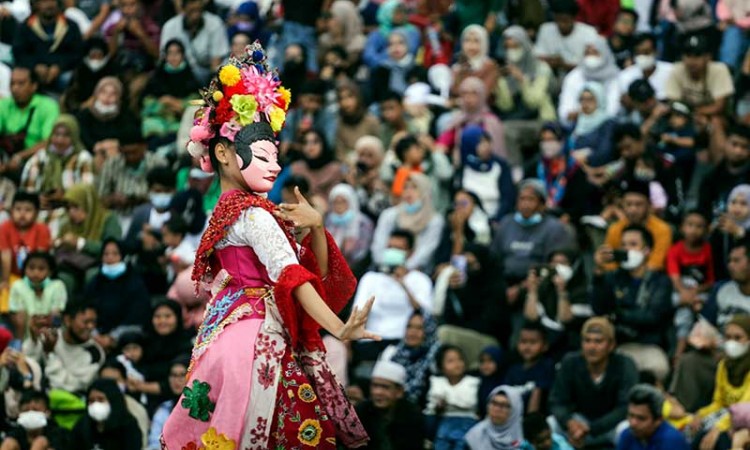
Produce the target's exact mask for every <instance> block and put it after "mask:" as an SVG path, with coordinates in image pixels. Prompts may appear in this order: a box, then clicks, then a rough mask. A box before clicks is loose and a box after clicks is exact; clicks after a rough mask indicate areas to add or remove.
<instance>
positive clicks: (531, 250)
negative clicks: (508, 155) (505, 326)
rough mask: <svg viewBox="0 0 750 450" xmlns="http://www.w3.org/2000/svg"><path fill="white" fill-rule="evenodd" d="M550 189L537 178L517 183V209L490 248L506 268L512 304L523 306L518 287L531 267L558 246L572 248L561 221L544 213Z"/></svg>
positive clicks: (497, 231)
mask: <svg viewBox="0 0 750 450" xmlns="http://www.w3.org/2000/svg"><path fill="white" fill-rule="evenodd" d="M546 203H547V190H546V189H545V187H544V184H543V183H542V182H541V181H539V180H535V179H527V180H524V181H522V182H521V183H520V184H519V185H518V197H517V198H516V212H515V213H514V214H512V215H511V214H508V215H506V216H505V217H504V218H503V219H502V220H501V221H500V224H499V225H498V227H497V230H496V233H495V238H494V240H493V241H492V246H491V247H490V251H491V253H492V256H493V257H494V258H496V259H497V261H498V262H499V263H500V264H501V265H502V266H501V267H503V277H504V278H505V282H506V284H507V297H506V298H507V301H508V304H509V305H511V306H512V305H519V306H522V305H521V303H520V302H519V301H518V300H519V299H520V296H519V290H520V288H521V284H522V282H523V280H525V279H526V276H527V275H528V273H529V269H530V268H531V267H532V266H534V265H537V264H542V263H544V262H545V261H547V259H548V258H549V256H550V254H551V253H552V252H553V251H554V250H557V249H560V248H565V247H569V246H570V245H571V244H572V238H571V236H570V235H569V233H568V231H567V230H566V229H565V227H564V226H563V225H562V224H561V223H560V221H559V220H558V219H556V218H554V217H552V216H550V215H547V214H545V213H544V210H545V206H544V205H545V204H546Z"/></svg>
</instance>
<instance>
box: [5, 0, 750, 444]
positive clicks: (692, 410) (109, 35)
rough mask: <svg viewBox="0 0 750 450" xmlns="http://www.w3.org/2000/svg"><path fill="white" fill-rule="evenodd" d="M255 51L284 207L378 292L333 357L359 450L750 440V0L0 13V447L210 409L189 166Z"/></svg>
mask: <svg viewBox="0 0 750 450" xmlns="http://www.w3.org/2000/svg"><path fill="white" fill-rule="evenodd" d="M256 40H257V41H260V42H261V43H262V44H263V46H264V47H266V48H267V49H268V52H267V53H268V55H269V59H270V60H271V62H272V66H275V67H278V68H279V73H278V76H279V77H280V78H281V80H282V81H283V83H284V85H285V86H287V87H289V88H290V90H291V92H292V100H291V102H292V104H291V108H290V111H289V114H288V115H287V116H286V122H285V126H284V128H283V129H282V131H281V133H280V134H279V136H278V140H279V143H278V145H279V149H280V159H281V162H282V163H283V164H282V166H283V170H282V172H281V173H280V175H279V177H278V179H277V180H276V183H275V185H274V189H273V191H271V192H270V194H269V198H270V199H271V200H273V201H274V202H276V203H280V202H285V203H295V202H297V201H298V197H297V195H298V193H297V192H296V191H295V188H299V191H300V192H301V195H304V196H305V197H306V198H307V199H308V200H309V201H310V202H311V204H312V205H313V206H314V207H315V208H316V209H317V210H319V211H320V213H321V214H322V215H324V217H325V226H326V229H327V230H328V231H329V232H330V234H331V235H332V236H333V238H334V239H335V241H336V243H337V244H338V246H339V247H340V249H341V251H342V253H343V254H344V256H345V258H346V260H347V262H348V264H349V266H350V267H351V269H352V271H353V272H354V274H355V275H356V276H357V278H358V279H359V285H358V288H357V291H356V294H355V295H354V298H353V299H352V302H351V303H352V305H354V306H361V305H364V304H365V303H366V302H367V300H368V299H369V298H370V297H371V296H374V297H375V298H376V299H377V300H376V302H375V304H374V306H373V309H372V311H371V314H370V317H369V320H368V323H367V328H368V329H369V330H371V331H372V332H374V333H376V334H378V335H380V336H382V338H383V339H382V341H379V342H375V341H363V342H356V343H351V344H344V343H341V342H339V341H337V340H336V339H334V338H333V337H331V336H325V337H324V341H325V342H326V345H327V349H328V358H329V362H330V363H331V365H332V367H334V369H335V370H336V372H337V378H338V380H339V381H340V382H341V383H342V385H343V386H344V387H345V388H346V393H347V395H348V397H349V399H350V400H351V401H352V402H354V403H355V404H356V408H357V411H358V414H359V416H360V419H361V420H362V422H363V423H364V425H365V428H366V429H367V431H368V434H369V435H370V439H371V440H370V442H369V444H368V447H367V448H370V449H393V450H416V449H423V448H435V449H437V450H448V449H451V450H453V449H456V450H459V449H471V450H486V449H503V450H511V449H524V450H531V449H535V450H551V449H554V450H570V449H571V448H576V449H582V448H617V449H618V450H640V449H645V448H648V449H652V450H661V449H686V448H688V447H692V448H696V449H700V450H713V449H717V450H724V449H729V448H732V449H738V448H748V446H750V409H749V408H748V405H749V404H750V403H748V402H750V352H749V351H748V350H749V349H750V241H748V239H747V237H748V236H747V233H748V230H750V50H749V48H750V4H749V3H748V2H747V1H746V0H483V1H477V0H453V1H448V0H380V1H378V0H360V1H352V0H276V1H274V0H245V1H243V0H172V1H170V0H114V1H112V2H110V1H108V0H98V1H92V0H78V1H76V0H64V1H57V0H12V1H11V0H7V1H2V2H0V315H2V319H3V324H4V326H3V327H0V390H1V391H2V392H3V395H2V396H0V416H1V418H2V420H0V435H1V436H2V443H1V444H0V450H15V449H34V450H43V449H57V450H61V449H68V448H69V449H86V450H88V449H95V448H96V449H100V450H115V449H122V450H136V449H158V448H160V434H161V430H162V427H163V425H164V422H165V421H166V418H167V417H168V416H169V414H170V411H171V410H172V408H173V407H175V405H176V403H177V400H178V397H179V396H180V395H181V394H183V393H185V395H186V398H188V396H193V395H195V396H200V395H204V394H205V395H207V393H205V392H202V393H201V392H194V390H198V389H200V386H185V377H186V374H187V370H188V367H189V361H190V351H191V348H192V340H193V338H194V336H195V335H196V333H197V329H198V327H199V326H200V324H201V322H202V320H203V313H204V310H205V308H206V304H207V302H208V301H209V297H208V294H207V293H205V292H202V291H198V292H196V289H195V286H194V284H193V281H192V280H191V276H190V274H191V270H192V266H193V264H194V262H195V258H196V255H195V253H196V249H197V246H198V242H199V239H200V236H201V233H202V231H203V230H204V229H205V227H206V224H207V222H208V220H209V218H210V217H211V213H212V210H213V208H214V205H215V204H216V202H217V200H218V198H219V195H220V194H221V187H220V185H219V182H218V177H216V176H215V175H214V174H209V173H205V172H203V171H202V170H201V169H200V165H199V164H198V162H197V161H194V160H193V159H192V158H191V157H190V155H189V154H188V152H187V151H186V144H187V142H188V140H189V139H191V136H190V130H191V127H192V126H193V124H194V115H195V112H196V110H198V108H199V105H200V100H201V95H202V93H201V91H200V88H201V87H202V86H206V85H207V84H208V82H209V81H210V79H211V77H212V76H213V75H214V74H215V73H216V72H217V70H218V69H219V68H220V67H222V66H223V65H225V64H231V63H232V61H233V57H234V56H239V55H243V54H244V52H245V51H246V46H247V45H248V44H250V43H252V42H255V41H256ZM191 398H192V397H191ZM203 444H204V445H205V449H214V448H216V449H219V448H221V449H225V448H226V449H229V448H234V447H223V446H221V445H220V443H217V442H204V443H203Z"/></svg>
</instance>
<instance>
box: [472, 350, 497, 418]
mask: <svg viewBox="0 0 750 450" xmlns="http://www.w3.org/2000/svg"><path fill="white" fill-rule="evenodd" d="M502 364H503V350H502V349H501V348H500V347H498V346H496V345H490V346H488V347H485V348H484V349H483V350H482V353H480V354H479V380H480V383H479V390H478V391H477V405H479V410H478V411H477V412H478V413H479V418H481V419H484V416H485V415H487V408H485V406H486V405H485V404H486V403H487V397H489V395H490V392H492V390H493V389H495V388H496V387H498V386H500V385H501V384H503V377H504V367H503V365H502Z"/></svg>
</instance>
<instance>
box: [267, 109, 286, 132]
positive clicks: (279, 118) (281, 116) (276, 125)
mask: <svg viewBox="0 0 750 450" xmlns="http://www.w3.org/2000/svg"><path fill="white" fill-rule="evenodd" d="M268 118H269V119H270V120H271V128H272V129H273V131H274V133H278V132H279V131H281V127H283V126H284V121H285V120H286V113H285V112H284V110H283V109H281V108H279V107H278V106H276V105H274V106H272V107H271V111H270V112H269V113H268Z"/></svg>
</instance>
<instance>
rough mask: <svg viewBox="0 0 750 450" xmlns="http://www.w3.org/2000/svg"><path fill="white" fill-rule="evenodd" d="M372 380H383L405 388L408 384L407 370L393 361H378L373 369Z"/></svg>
mask: <svg viewBox="0 0 750 450" xmlns="http://www.w3.org/2000/svg"><path fill="white" fill-rule="evenodd" d="M372 378H382V379H384V380H388V381H392V382H394V383H396V384H398V385H400V386H403V385H404V384H405V383H406V369H404V366H402V365H401V364H397V363H395V362H393V361H378V362H377V363H376V364H375V367H374V368H373V369H372Z"/></svg>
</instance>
